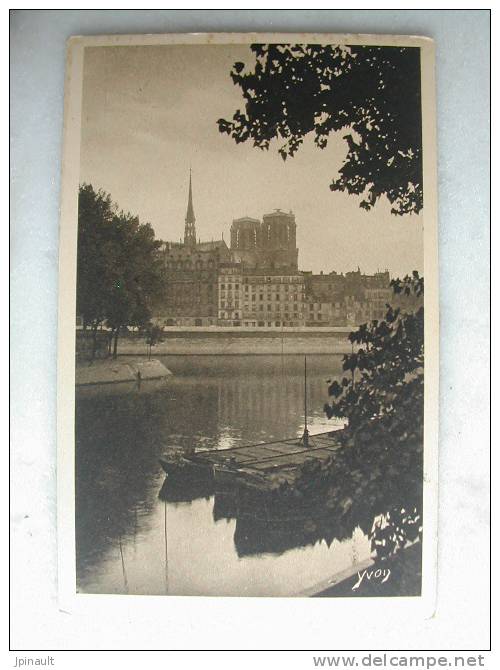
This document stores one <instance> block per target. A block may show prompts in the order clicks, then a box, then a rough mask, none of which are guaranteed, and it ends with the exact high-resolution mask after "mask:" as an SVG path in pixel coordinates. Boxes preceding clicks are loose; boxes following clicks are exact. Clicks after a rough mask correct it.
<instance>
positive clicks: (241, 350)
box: [118, 328, 352, 356]
mask: <svg viewBox="0 0 500 670" xmlns="http://www.w3.org/2000/svg"><path fill="white" fill-rule="evenodd" d="M349 332H350V329H348V328H347V329H346V328H342V329H340V328H337V329H328V330H326V331H325V330H316V329H315V330H314V331H307V330H305V329H295V330H291V329H290V330H288V331H284V332H283V333H282V332H280V331H279V330H277V331H266V332H262V330H261V331H257V330H253V329H246V330H242V329H237V328H234V329H233V330H230V329H217V330H210V329H208V328H204V329H201V328H200V329H199V330H196V331H193V330H189V329H185V330H181V329H175V330H174V329H168V330H167V329H166V331H165V334H164V337H165V339H164V341H163V342H160V343H158V344H157V345H156V346H155V347H154V354H155V356H165V355H180V356H185V355H210V356H214V355H223V356H227V355H239V356H241V355H249V354H252V355H256V354H260V355H297V354H347V353H350V352H351V350H352V346H351V343H350V342H349V340H348V339H347V336H348V333H349ZM118 352H119V354H126V355H134V356H141V355H145V354H146V346H145V344H144V339H142V338H139V337H134V336H127V337H122V338H120V340H119V343H118Z"/></svg>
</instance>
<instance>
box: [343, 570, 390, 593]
mask: <svg viewBox="0 0 500 670" xmlns="http://www.w3.org/2000/svg"><path fill="white" fill-rule="evenodd" d="M390 576H391V570H390V568H384V569H381V568H377V570H363V572H359V570H358V581H357V582H356V584H354V586H353V587H352V589H351V591H356V589H359V587H360V586H361V583H362V582H363V580H364V579H365V578H366V579H367V580H368V581H370V580H371V579H373V581H379V580H380V583H381V584H383V583H384V582H386V581H387V580H388V579H389V577H390Z"/></svg>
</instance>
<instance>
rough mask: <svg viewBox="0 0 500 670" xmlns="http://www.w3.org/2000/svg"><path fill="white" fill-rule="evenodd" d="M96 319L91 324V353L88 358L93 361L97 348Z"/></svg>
mask: <svg viewBox="0 0 500 670" xmlns="http://www.w3.org/2000/svg"><path fill="white" fill-rule="evenodd" d="M97 326H98V323H97V321H94V323H93V324H92V354H91V357H90V360H91V361H92V362H93V361H94V360H95V353H96V350H97Z"/></svg>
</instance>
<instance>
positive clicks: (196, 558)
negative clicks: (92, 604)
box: [76, 356, 369, 595]
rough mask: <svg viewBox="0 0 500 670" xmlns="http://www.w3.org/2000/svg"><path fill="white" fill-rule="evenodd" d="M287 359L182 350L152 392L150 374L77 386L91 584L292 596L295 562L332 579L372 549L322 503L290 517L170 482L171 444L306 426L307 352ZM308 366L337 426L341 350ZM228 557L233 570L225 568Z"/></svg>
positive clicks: (314, 418)
mask: <svg viewBox="0 0 500 670" xmlns="http://www.w3.org/2000/svg"><path fill="white" fill-rule="evenodd" d="M214 359H215V360H214ZM284 361H285V365H283V359H281V358H280V357H268V356H241V357H240V356H228V357H220V356H218V357H208V356H205V357H171V358H170V359H168V358H167V359H166V363H167V366H168V367H170V369H171V370H172V371H173V372H174V377H172V378H171V381H169V382H168V384H166V385H165V386H164V387H162V388H160V389H154V390H152V391H151V392H149V391H148V389H147V388H146V387H147V384H143V385H142V386H141V389H140V390H137V389H135V390H133V391H130V390H128V391H127V392H124V393H120V394H115V395H113V394H106V395H101V394H92V393H90V394H78V395H77V402H76V533H77V538H76V540H77V543H76V547H77V581H78V588H79V590H81V591H84V592H101V593H106V592H109V593H125V592H130V593H165V592H167V591H168V592H169V593H182V592H185V593H186V594H190V593H191V594H193V593H200V594H205V593H206V594H212V595H217V594H220V595H237V594H239V593H242V594H248V595H259V594H260V595H266V593H267V594H269V595H290V593H291V592H293V591H294V590H300V589H301V588H302V587H303V586H304V584H303V583H302V582H300V579H299V577H298V576H296V575H294V576H293V577H291V576H290V570H291V568H290V569H288V568H287V567H286V566H287V565H288V564H289V563H290V565H293V566H294V568H293V570H294V571H295V570H297V565H298V564H299V563H301V562H302V561H303V562H304V567H303V571H308V572H309V576H308V579H317V580H318V581H320V580H321V579H325V578H326V577H328V576H329V575H330V574H332V572H334V571H335V570H336V569H339V570H340V569H344V568H345V567H346V566H345V564H346V563H347V564H350V563H352V562H353V561H355V560H357V557H358V555H360V554H366V553H367V552H369V548H368V544H369V543H368V541H367V539H366V537H365V535H364V533H361V534H359V533H360V531H359V529H358V531H356V527H357V526H358V525H360V524H357V523H356V520H352V523H351V524H348V527H345V528H339V527H338V526H336V525H335V520H334V519H332V518H331V515H328V512H327V511H326V512H325V510H324V509H323V510H321V509H318V507H316V508H314V509H312V508H311V509H308V510H304V509H302V510H293V514H290V515H289V516H288V517H287V518H285V517H283V516H281V517H277V516H276V515H274V516H273V514H270V513H269V509H268V510H266V509H256V508H255V506H254V507H253V508H252V505H251V504H250V501H248V500H247V501H241V500H234V499H230V498H229V497H227V496H226V497H224V496H221V495H218V494H217V495H215V496H214V491H212V490H210V488H209V487H207V486H206V485H203V483H198V484H197V485H196V486H197V487H198V488H197V489H196V486H195V489H196V490H193V489H188V488H187V487H185V486H183V485H179V486H177V487H176V486H174V485H172V482H170V486H166V487H164V488H163V489H162V485H163V482H164V473H163V471H162V469H161V466H160V465H159V462H158V458H159V456H160V455H161V454H162V453H164V452H165V451H166V450H168V449H170V448H182V449H193V448H196V449H213V448H224V447H228V446H233V445H238V444H246V443H254V442H259V441H267V440H271V439H279V438H283V437H293V436H295V435H298V434H300V432H301V429H302V427H303V416H302V407H303V386H302V384H303V380H302V365H303V359H302V357H300V356H297V357H295V356H287V357H285V359H284ZM308 367H309V378H308V387H309V388H308V396H309V405H310V407H311V408H312V411H311V416H310V417H309V421H310V423H311V424H312V428H313V430H314V429H315V428H316V430H317V431H318V432H319V431H321V430H324V429H326V426H327V425H328V424H327V422H326V421H325V419H324V416H323V412H322V407H323V404H324V402H325V399H326V383H325V382H326V379H328V378H330V376H331V375H332V374H335V373H336V372H338V373H340V369H341V358H340V357H336V358H335V357H326V356H312V357H310V358H309V357H308ZM160 489H162V491H163V494H162V496H161V498H163V501H162V500H161V499H159V497H158V492H159V491H160ZM165 491H166V492H167V493H165ZM249 504H250V507H249ZM239 512H241V513H239ZM221 524H222V525H221ZM361 525H362V526H363V525H364V523H362V524H361ZM165 529H166V532H165ZM353 532H354V534H356V533H357V535H356V537H357V539H356V542H354V543H353V541H352V538H353ZM334 538H336V540H341V541H342V544H343V546H342V548H341V547H340V545H339V543H338V542H335V541H334ZM332 542H333V545H332ZM354 545H356V546H354ZM306 548H307V549H306ZM304 551H307V555H306V554H305V553H304ZM332 551H333V554H332ZM297 552H298V553H297ZM167 555H168V570H166V567H167V566H166V564H165V557H166V556H167ZM208 560H210V562H209V563H206V564H205V561H208ZM255 561H257V564H258V566H257V564H256V563H255ZM218 564H219V565H221V566H224V570H223V573H224V574H223V575H218V574H217V571H215V572H214V567H216V566H217V565H218ZM306 568H307V570H306ZM264 573H265V574H264ZM297 579H299V582H300V583H299V582H297ZM167 582H168V583H167Z"/></svg>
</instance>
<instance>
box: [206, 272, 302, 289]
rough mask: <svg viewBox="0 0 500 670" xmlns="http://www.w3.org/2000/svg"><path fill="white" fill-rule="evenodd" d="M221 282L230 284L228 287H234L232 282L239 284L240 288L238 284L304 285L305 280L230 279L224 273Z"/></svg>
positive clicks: (299, 278) (300, 278)
mask: <svg viewBox="0 0 500 670" xmlns="http://www.w3.org/2000/svg"><path fill="white" fill-rule="evenodd" d="M221 281H225V282H229V284H228V285H232V286H234V284H233V283H232V282H237V284H236V286H238V284H244V285H247V284H249V285H253V284H277V285H281V284H302V285H303V284H304V279H303V278H302V277H293V276H292V277H266V278H265V280H264V278H263V277H244V278H243V279H242V278H241V277H228V276H227V275H225V274H224V273H221V276H220V277H219V282H221Z"/></svg>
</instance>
